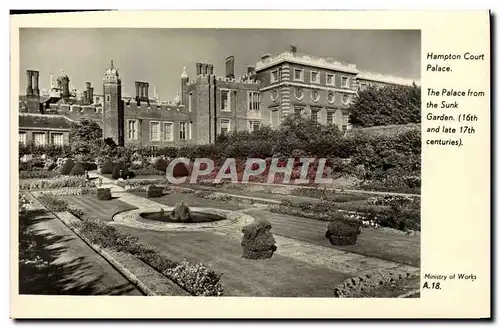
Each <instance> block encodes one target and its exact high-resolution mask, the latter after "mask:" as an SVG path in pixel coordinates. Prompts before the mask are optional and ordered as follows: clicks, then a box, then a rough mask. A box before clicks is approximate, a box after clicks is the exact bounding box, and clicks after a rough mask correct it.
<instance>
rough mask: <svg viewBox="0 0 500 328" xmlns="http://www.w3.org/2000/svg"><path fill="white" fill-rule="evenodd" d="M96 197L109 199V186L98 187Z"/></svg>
mask: <svg viewBox="0 0 500 328" xmlns="http://www.w3.org/2000/svg"><path fill="white" fill-rule="evenodd" d="M97 199H99V200H110V199H111V188H99V189H97Z"/></svg>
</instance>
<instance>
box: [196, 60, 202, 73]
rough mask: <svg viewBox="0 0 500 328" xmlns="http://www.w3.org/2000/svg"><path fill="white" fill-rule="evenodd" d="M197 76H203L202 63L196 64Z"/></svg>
mask: <svg viewBox="0 0 500 328" xmlns="http://www.w3.org/2000/svg"><path fill="white" fill-rule="evenodd" d="M196 75H201V63H196Z"/></svg>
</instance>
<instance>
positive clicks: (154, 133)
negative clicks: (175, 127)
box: [149, 122, 160, 141]
mask: <svg viewBox="0 0 500 328" xmlns="http://www.w3.org/2000/svg"><path fill="white" fill-rule="evenodd" d="M149 138H150V140H151V141H160V122H149Z"/></svg>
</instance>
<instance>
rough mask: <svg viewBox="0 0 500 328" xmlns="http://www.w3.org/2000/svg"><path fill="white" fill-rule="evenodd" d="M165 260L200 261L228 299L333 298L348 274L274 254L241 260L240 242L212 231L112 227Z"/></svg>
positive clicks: (237, 239)
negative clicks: (214, 274)
mask: <svg viewBox="0 0 500 328" xmlns="http://www.w3.org/2000/svg"><path fill="white" fill-rule="evenodd" d="M115 227H116V228H117V229H118V230H119V231H121V232H124V233H129V234H131V235H133V236H136V237H138V238H139V240H140V241H141V242H143V243H146V244H148V245H151V246H154V247H155V248H157V249H158V250H159V251H160V252H162V253H164V254H165V256H167V257H168V258H170V259H172V260H175V261H182V260H183V259H184V258H186V259H187V260H189V261H192V262H195V263H196V262H203V263H205V264H208V265H210V266H211V267H212V268H213V269H214V270H215V271H216V272H218V273H222V278H221V283H222V285H223V287H224V294H225V295H228V296H268V297H271V296H272V297H333V290H334V288H335V285H337V284H339V283H341V282H342V281H343V280H344V279H346V278H349V275H347V274H344V273H341V272H337V271H333V270H330V269H328V268H325V267H320V266H311V265H310V264H308V263H305V262H302V261H299V260H294V259H291V258H288V257H283V256H280V255H277V254H274V255H273V257H272V258H270V259H267V260H246V259H243V258H242V257H241V254H242V248H241V245H240V242H241V240H239V238H236V237H230V236H226V235H220V234H216V233H213V232H206V231H203V232H158V231H150V230H142V229H137V228H132V227H127V226H115Z"/></svg>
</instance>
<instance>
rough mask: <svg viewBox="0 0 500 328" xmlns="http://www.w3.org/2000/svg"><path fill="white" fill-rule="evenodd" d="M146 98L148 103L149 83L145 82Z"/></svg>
mask: <svg viewBox="0 0 500 328" xmlns="http://www.w3.org/2000/svg"><path fill="white" fill-rule="evenodd" d="M144 98H146V99H145V100H146V101H149V83H148V82H144Z"/></svg>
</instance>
